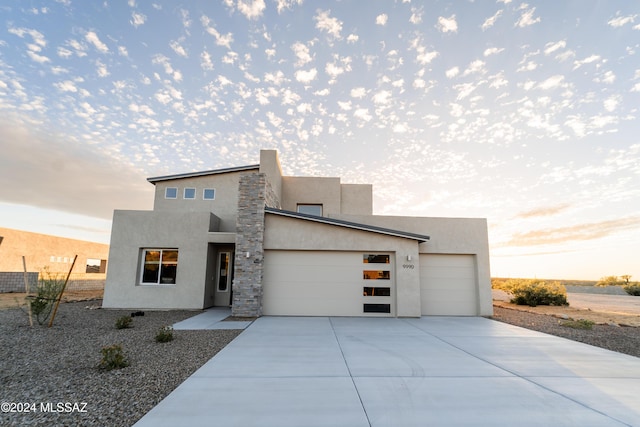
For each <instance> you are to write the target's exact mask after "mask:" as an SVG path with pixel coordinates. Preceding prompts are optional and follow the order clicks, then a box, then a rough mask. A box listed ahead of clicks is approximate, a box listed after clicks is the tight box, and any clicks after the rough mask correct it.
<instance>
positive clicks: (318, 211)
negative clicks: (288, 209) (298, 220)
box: [298, 204, 322, 216]
mask: <svg viewBox="0 0 640 427" xmlns="http://www.w3.org/2000/svg"><path fill="white" fill-rule="evenodd" d="M298 213H301V214H307V215H315V216H322V205H318V204H314V205H310V204H299V205H298Z"/></svg>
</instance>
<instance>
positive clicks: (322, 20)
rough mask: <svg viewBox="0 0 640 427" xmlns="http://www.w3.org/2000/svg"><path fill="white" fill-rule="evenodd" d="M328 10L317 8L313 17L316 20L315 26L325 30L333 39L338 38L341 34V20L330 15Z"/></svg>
mask: <svg viewBox="0 0 640 427" xmlns="http://www.w3.org/2000/svg"><path fill="white" fill-rule="evenodd" d="M330 14H331V11H329V10H318V13H317V15H316V16H315V17H314V20H315V21H316V28H317V29H319V30H321V31H324V32H326V33H327V34H329V35H330V36H331V37H332V38H334V39H340V38H342V36H341V35H340V32H341V31H342V21H340V20H339V19H337V18H334V17H331V16H330Z"/></svg>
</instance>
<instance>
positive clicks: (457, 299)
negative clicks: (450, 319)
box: [420, 254, 478, 316]
mask: <svg viewBox="0 0 640 427" xmlns="http://www.w3.org/2000/svg"><path fill="white" fill-rule="evenodd" d="M475 270H476V267H475V257H474V256H473V255H440V254H438V255H435V254H428V255H425V254H422V255H420V302H421V304H422V314H423V315H432V316H439V315H445V316H476V315H477V314H478V292H477V287H476V275H475Z"/></svg>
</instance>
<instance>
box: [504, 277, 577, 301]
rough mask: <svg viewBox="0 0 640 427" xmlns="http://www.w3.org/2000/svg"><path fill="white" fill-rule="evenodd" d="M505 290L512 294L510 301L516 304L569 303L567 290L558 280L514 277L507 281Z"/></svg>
mask: <svg viewBox="0 0 640 427" xmlns="http://www.w3.org/2000/svg"><path fill="white" fill-rule="evenodd" d="M507 285H508V286H507V289H504V290H505V291H506V292H509V293H510V294H511V295H513V298H512V299H511V302H512V303H514V304H517V305H528V306H530V307H535V306H538V305H569V303H568V302H567V290H566V288H565V287H564V285H562V284H561V283H560V282H545V281H543V280H537V279H514V280H509V281H508V283H507Z"/></svg>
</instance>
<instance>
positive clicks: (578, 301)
mask: <svg viewBox="0 0 640 427" xmlns="http://www.w3.org/2000/svg"><path fill="white" fill-rule="evenodd" d="M567 299H568V300H569V304H570V306H571V307H573V308H582V309H591V310H592V311H605V312H607V313H623V314H634V315H640V297H634V296H631V295H597V294H583V293H571V292H568V293H567Z"/></svg>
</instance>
